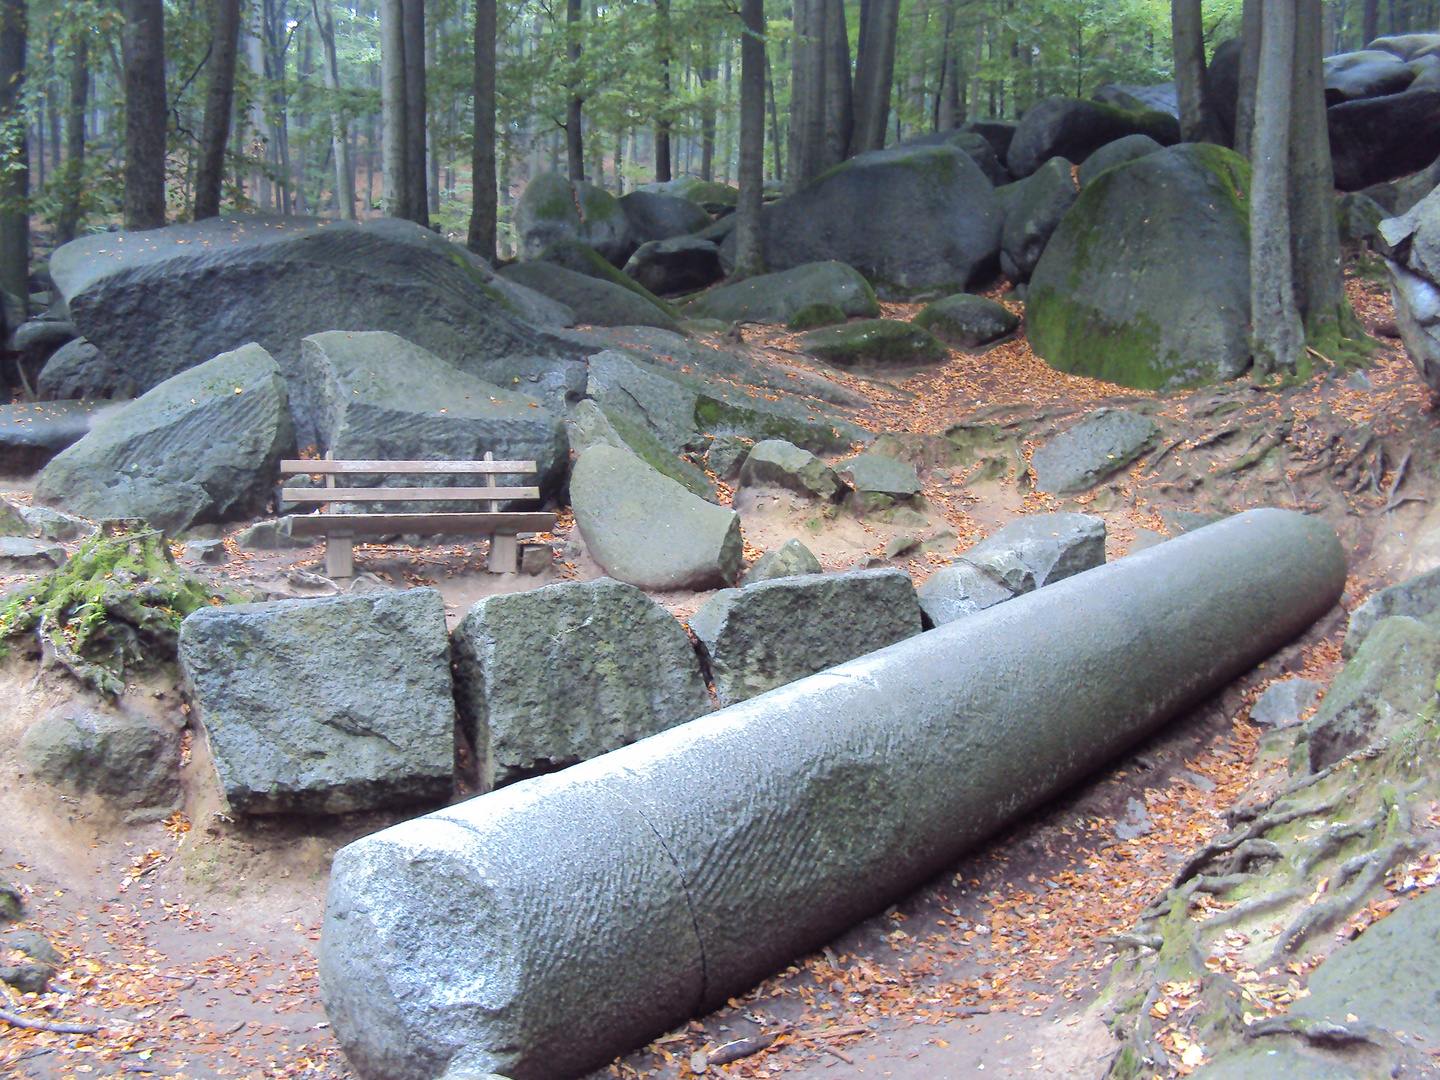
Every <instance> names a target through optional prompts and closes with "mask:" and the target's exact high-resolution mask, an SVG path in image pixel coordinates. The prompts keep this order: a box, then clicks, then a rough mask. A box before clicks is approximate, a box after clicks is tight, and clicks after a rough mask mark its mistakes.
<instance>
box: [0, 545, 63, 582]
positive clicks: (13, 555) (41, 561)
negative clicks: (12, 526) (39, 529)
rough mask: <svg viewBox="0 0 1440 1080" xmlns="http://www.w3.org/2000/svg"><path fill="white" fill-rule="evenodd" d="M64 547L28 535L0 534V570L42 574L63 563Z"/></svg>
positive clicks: (9, 572)
mask: <svg viewBox="0 0 1440 1080" xmlns="http://www.w3.org/2000/svg"><path fill="white" fill-rule="evenodd" d="M65 557H66V556H65V549H64V548H62V547H61V546H60V545H59V544H52V543H51V542H50V541H48V540H33V539H31V538H30V537H28V536H0V572H3V573H7V574H17V573H18V574H43V573H48V572H49V571H51V570H54V569H56V568H57V567H60V566H63V565H64V564H65Z"/></svg>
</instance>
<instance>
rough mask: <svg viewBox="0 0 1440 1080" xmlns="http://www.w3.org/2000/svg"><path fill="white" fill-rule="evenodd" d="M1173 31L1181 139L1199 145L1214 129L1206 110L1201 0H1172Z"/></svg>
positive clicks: (1203, 28)
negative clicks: (1211, 129) (1211, 127)
mask: <svg viewBox="0 0 1440 1080" xmlns="http://www.w3.org/2000/svg"><path fill="white" fill-rule="evenodd" d="M1170 32H1171V41H1172V42H1173V47H1174V53H1175V99H1176V102H1177V104H1178V105H1179V106H1180V137H1181V138H1182V139H1184V140H1185V141H1186V142H1200V141H1201V140H1202V139H1203V138H1204V137H1205V136H1206V135H1208V134H1209V131H1210V126H1211V125H1210V123H1209V118H1208V117H1207V116H1206V112H1207V110H1206V108H1205V96H1204V89H1205V27H1204V25H1203V24H1202V23H1201V20H1200V0H1170Z"/></svg>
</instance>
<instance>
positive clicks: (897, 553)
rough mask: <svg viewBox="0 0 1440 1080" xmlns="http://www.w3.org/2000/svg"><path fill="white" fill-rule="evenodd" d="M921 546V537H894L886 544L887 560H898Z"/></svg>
mask: <svg viewBox="0 0 1440 1080" xmlns="http://www.w3.org/2000/svg"><path fill="white" fill-rule="evenodd" d="M919 546H920V539H919V537H915V536H892V537H891V538H890V539H889V541H888V542H887V543H886V544H885V558H887V559H898V558H900V557H901V556H902V555H908V554H910V552H912V551H914V550H915V549H916V548H918V547H919Z"/></svg>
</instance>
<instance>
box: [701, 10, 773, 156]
mask: <svg viewBox="0 0 1440 1080" xmlns="http://www.w3.org/2000/svg"><path fill="white" fill-rule="evenodd" d="M767 63H768V61H767ZM767 71H768V67H767ZM714 83H715V42H714V41H712V40H711V38H710V37H709V35H706V37H705V39H704V40H703V41H702V42H701V43H700V179H701V180H714V179H715V96H714Z"/></svg>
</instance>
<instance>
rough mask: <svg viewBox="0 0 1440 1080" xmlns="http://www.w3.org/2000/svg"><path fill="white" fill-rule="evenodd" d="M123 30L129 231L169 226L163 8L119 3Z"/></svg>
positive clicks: (126, 0)
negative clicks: (166, 187) (166, 217)
mask: <svg viewBox="0 0 1440 1080" xmlns="http://www.w3.org/2000/svg"><path fill="white" fill-rule="evenodd" d="M120 10H121V13H122V14H123V15H124V17H125V28H124V31H123V33H122V34H121V38H120V40H121V57H122V62H123V63H124V65H125V227H126V228H127V229H156V228H159V227H160V226H162V225H164V224H165V151H166V127H167V121H168V118H169V110H168V109H167V107H166V100H165V5H164V4H163V3H162V2H161V0H121V3H120Z"/></svg>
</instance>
